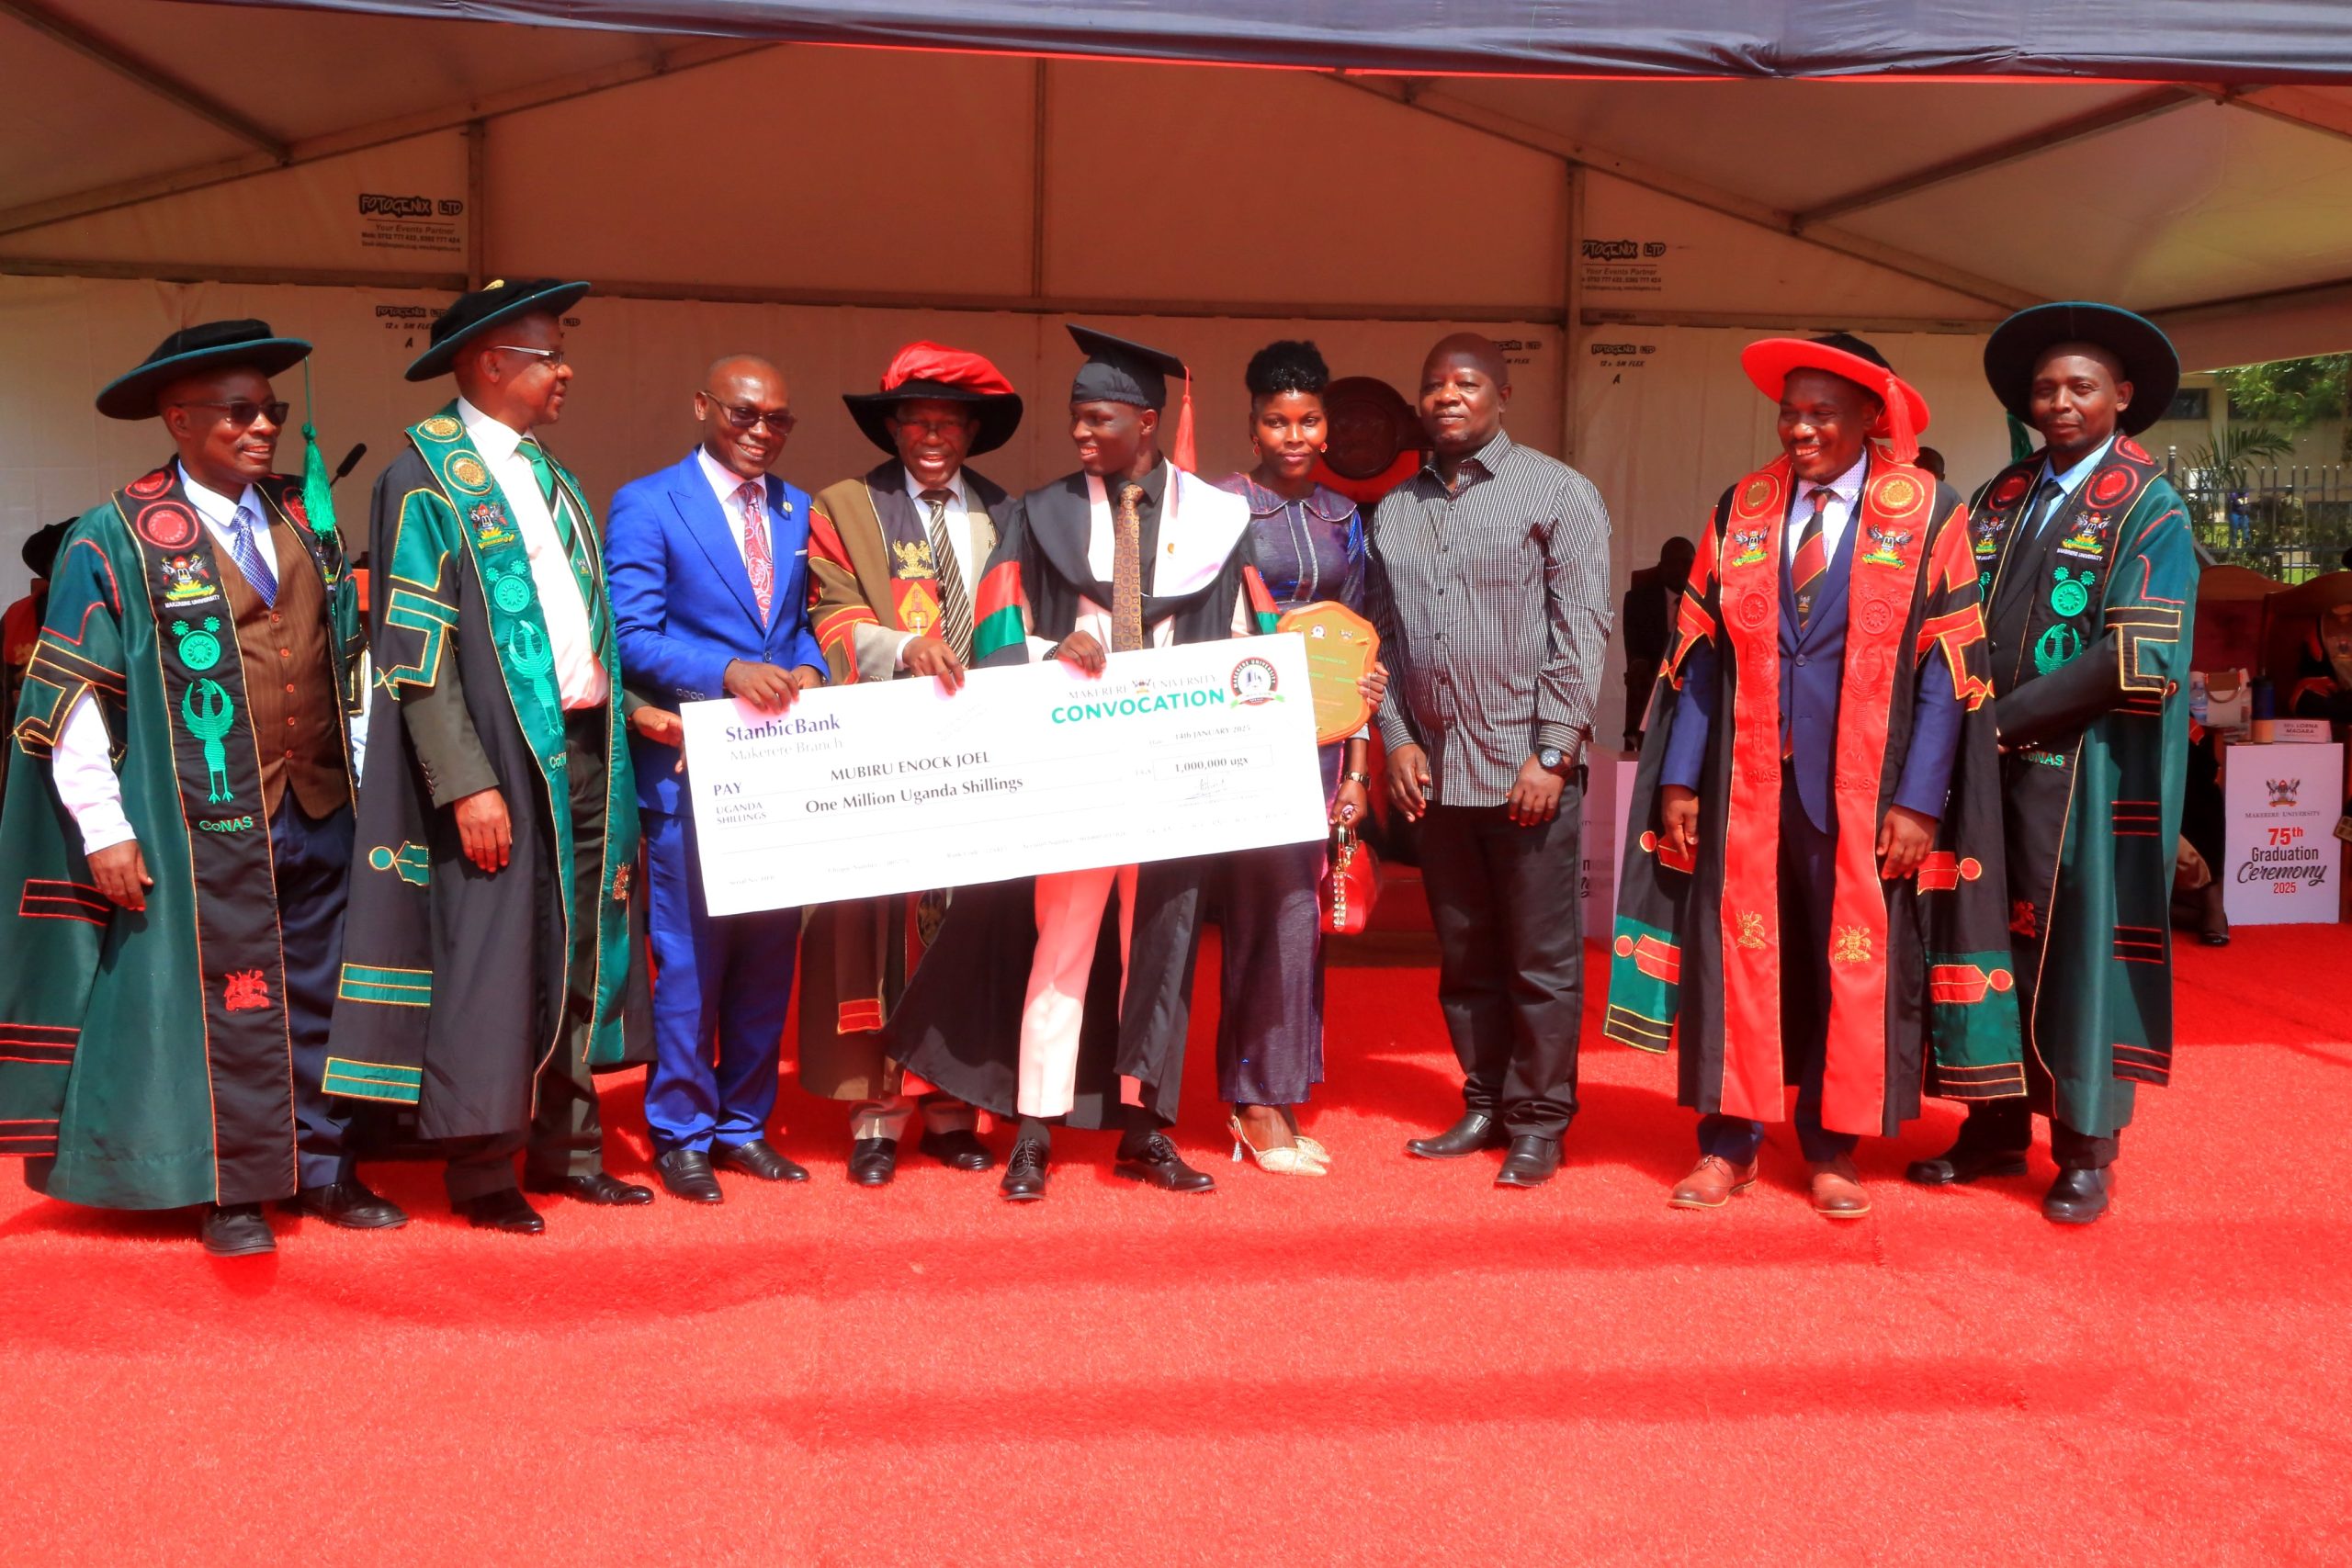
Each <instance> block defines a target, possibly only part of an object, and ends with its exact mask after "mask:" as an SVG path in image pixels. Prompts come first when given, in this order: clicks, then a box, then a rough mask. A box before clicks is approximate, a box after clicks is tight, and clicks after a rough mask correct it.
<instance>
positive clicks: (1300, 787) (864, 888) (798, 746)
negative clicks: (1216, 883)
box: [682, 634, 1327, 915]
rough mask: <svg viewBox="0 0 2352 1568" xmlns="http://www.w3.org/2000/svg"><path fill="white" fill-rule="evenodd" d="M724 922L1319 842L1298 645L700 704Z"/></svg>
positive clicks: (1171, 651)
mask: <svg viewBox="0 0 2352 1568" xmlns="http://www.w3.org/2000/svg"><path fill="white" fill-rule="evenodd" d="M682 716H683V718H684V724H685V735H686V757H687V783H688V787H689V789H690V791H691V793H692V796H693V801H694V810H695V828H696V830H697V832H698V833H699V834H700V837H701V841H702V844H703V850H704V852H703V855H702V868H703V883H704V896H705V897H706V899H707V902H708V905H709V908H710V910H711V912H712V913H713V914H715V915H730V914H741V913H743V912H746V911H749V910H753V909H771V908H792V907H794V906H796V905H805V904H820V903H831V902H834V901H836V900H840V899H844V898H863V897H873V896H876V895H879V894H887V893H904V892H913V891H918V890H921V889H922V888H927V887H939V886H961V885H967V884H974V883H984V882H1000V881H1003V880H1005V879H1007V878H1010V877H1015V876H1031V875H1035V874H1040V873H1046V872H1057V871H1076V870H1080V869H1083V868H1086V867H1090V866H1102V865H1125V864H1130V863H1136V862H1142V861H1154V860H1169V859H1175V858H1178V857H1181V856H1185V855H1198V854H1217V853H1223V852H1227V851H1231V850H1242V849H1254V848H1257V847H1258V846H1260V845H1264V844H1278V843H1301V842H1305V841H1306V840H1313V839H1319V838H1321V837H1322V836H1323V835H1324V833H1325V832H1326V830H1327V824H1326V822H1325V818H1324V803H1323V786H1322V776H1321V773H1320V771H1319V769H1318V766H1317V758H1316V718H1315V705H1314V703H1313V701H1312V699H1311V697H1310V695H1309V686H1308V681H1307V665H1306V649H1305V648H1304V646H1303V642H1302V639H1301V638H1300V637H1296V636H1293V635H1287V634H1282V635H1276V636H1272V637H1246V638H1237V639H1235V640H1232V641H1227V642H1214V643H1199V644H1193V645H1189V646H1183V647H1175V648H1164V649H1144V650H1141V651H1138V652H1134V653H1119V654H1113V655H1111V656H1110V658H1109V660H1108V662H1107V665H1106V668H1105V669H1104V671H1103V673H1102V674H1101V675H1099V676H1092V677H1090V676H1087V675H1084V674H1082V673H1080V672H1079V671H1075V670H1073V669H1071V668H1070V667H1069V666H1068V665H1067V664H1065V663H1063V662H1062V661H1060V660H1048V661H1046V662H1044V663H1040V664H1029V665H1023V666H1019V667H1016V668H1012V669H1001V670H976V671H972V672H971V674H970V676H969V678H968V679H967V681H966V682H965V684H964V686H963V687H962V689H961V690H959V691H955V692H952V693H951V692H949V691H947V690H946V689H944V685H943V683H942V682H937V681H892V682H877V683H873V684H852V685H845V686H840V687H825V688H820V689H818V690H814V691H810V692H807V693H805V694H802V696H801V698H800V700H799V701H798V702H797V703H796V704H795V705H793V707H792V708H791V710H790V711H789V712H787V713H784V714H775V715H768V714H761V713H759V712H756V711H755V710H753V709H752V708H751V707H750V706H749V705H745V704H740V703H735V702H706V703H689V704H686V705H684V709H683V713H682Z"/></svg>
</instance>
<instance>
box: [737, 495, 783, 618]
mask: <svg viewBox="0 0 2352 1568" xmlns="http://www.w3.org/2000/svg"><path fill="white" fill-rule="evenodd" d="M735 499H736V500H738V501H740V502H742V503H743V569H744V570H746V571H748V572H750V573H751V574H752V598H754V599H757V600H758V601H759V602H760V625H762V626H766V625H767V624H768V611H769V608H770V607H771V606H772V605H773V604H775V557H774V556H771V555H770V554H768V523H767V518H766V517H765V515H763V513H762V512H761V511H760V508H761V506H762V505H763V503H764V502H766V500H767V496H766V494H765V493H764V492H763V491H762V489H761V487H760V486H759V485H758V484H757V483H755V482H754V481H752V480H750V479H746V480H744V481H743V488H742V489H741V490H739V491H736V492H735Z"/></svg>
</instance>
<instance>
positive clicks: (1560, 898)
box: [1420, 783, 1584, 1138]
mask: <svg viewBox="0 0 2352 1568" xmlns="http://www.w3.org/2000/svg"><path fill="white" fill-rule="evenodd" d="M1582 805H1583V791H1582V790H1581V789H1579V788H1578V787H1577V784H1574V783H1570V784H1568V785H1567V786H1566V788H1565V789H1563V790H1562V791H1561V792H1560V814H1559V815H1558V816H1557V817H1555V818H1553V819H1552V820H1551V821H1549V822H1546V823H1544V824H1543V825H1542V826H1540V827H1534V828H1521V827H1517V826H1514V825H1513V824H1512V823H1511V821H1510V818H1507V817H1506V816H1504V815H1503V811H1504V808H1503V807H1499V806H1432V807H1430V811H1429V815H1428V816H1427V817H1425V818H1422V819H1421V832H1420V862H1421V882H1422V885H1423V886H1425V887H1426V888H1427V889H1428V890H1429V897H1430V919H1431V921H1432V923H1434V924H1435V925H1436V927H1437V940H1438V982H1437V998H1438V1005H1439V1007H1440V1008H1442V1010H1444V1013H1445V1028H1446V1032H1447V1033H1448V1034H1449V1035H1451V1036H1452V1037H1453V1054H1454V1055H1455V1056H1456V1057H1457V1058H1458V1059H1459V1060H1460V1061H1461V1063H1462V1077H1463V1082H1462V1103H1463V1105H1464V1109H1466V1110H1469V1111H1477V1112H1482V1113H1484V1114H1487V1115H1491V1116H1495V1117H1497V1118H1498V1119H1499V1120H1500V1121H1501V1122H1502V1124H1503V1127H1504V1130H1505V1131H1507V1132H1509V1133H1510V1134H1512V1135H1513V1136H1519V1135H1522V1134H1534V1135H1536V1136H1539V1137H1545V1138H1556V1137H1559V1136H1560V1135H1561V1134H1564V1133H1566V1131H1567V1130H1568V1123H1569V1122H1571V1121H1572V1120H1574V1119H1575V1116H1576V1113H1577V1030H1578V1029H1579V1028H1580V1027H1581V1025H1582V1023H1583V1016H1584V931H1583V920H1582V918H1581V911H1580V909H1579V907H1578V899H1577V887H1578V884H1579V882H1580V881H1581V879H1582V870H1583V868H1582V866H1581V865H1580V864H1579V863H1578V860H1577V818H1578V815H1579V812H1580V809H1581V807H1582Z"/></svg>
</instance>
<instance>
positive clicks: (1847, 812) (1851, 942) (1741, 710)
mask: <svg viewBox="0 0 2352 1568" xmlns="http://www.w3.org/2000/svg"><path fill="white" fill-rule="evenodd" d="M1872 468H1873V469H1874V471H1873V472H1872V474H1871V477H1870V479H1869V481H1868V482H1867V483H1866V484H1865V485H1864V486H1863V489H1862V495H1861V503H1860V508H1859V509H1858V511H1857V513H1856V515H1855V517H1854V518H1853V520H1852V522H1851V523H1850V524H1849V526H1850V527H1851V528H1852V529H1853V530H1854V531H1855V532H1854V547H1853V549H1852V552H1851V557H1852V558H1851V564H1850V565H1849V569H1848V570H1849V576H1848V579H1847V590H1846V593H1847V597H1846V656H1845V669H1844V671H1843V674H1842V676H1841V679H1840V684H1839V691H1838V755H1837V759H1836V763H1835V766H1834V769H1833V771H1832V774H1831V776H1832V779H1833V780H1834V786H1833V787H1834V792H1835V797H1836V807H1837V812H1838V864H1837V873H1836V879H1837V887H1836V893H1835V895H1834V897H1833V900H1832V904H1831V913H1830V929H1831V935H1830V943H1829V987H1830V1002H1829V1041H1828V1051H1827V1056H1826V1066H1825V1070H1824V1074H1823V1078H1822V1120H1823V1122H1825V1123H1826V1125H1828V1126H1831V1127H1868V1126H1875V1125H1877V1124H1878V1123H1879V1122H1880V1120H1881V1118H1882V1115H1883V1105H1884V1103H1885V1099H1886V1043H1885V1042H1886V1017H1887V1006H1886V992H1887V964H1888V962H1889V959H1890V957H1891V956H1892V951H1891V950H1892V942H1891V933H1890V931H1889V929H1888V917H1887V907H1886V894H1885V892H1884V890H1883V887H1882V886H1881V883H1880V880H1879V874H1878V863H1877V856H1876V846H1877V842H1878V816H1879V799H1880V795H1881V793H1882V784H1883V774H1884V773H1885V771H1886V766H1887V730H1888V722H1889V716H1890V713H1891V708H1892V704H1893V701H1894V687H1895V682H1897V681H1898V680H1902V679H1906V678H1908V676H1909V674H1910V671H1911V669H1912V666H1913V662H1914V659H1913V647H1912V638H1913V636H1914V634H1913V632H1912V629H1911V622H1912V609H1913V606H1914V604H1916V603H1917V598H1918V585H1919V576H1920V572H1921V570H1922V567H1923V565H1924V563H1925V560H1926V557H1927V553H1928V529H1929V526H1930V525H1932V523H1933V522H1934V520H1935V519H1934V505H1935V487H1934V485H1933V484H1932V483H1931V482H1930V481H1928V479H1926V478H1925V477H1924V476H1923V475H1922V474H1921V473H1920V472H1919V471H1918V470H1917V469H1914V468H1901V467H1894V466H1893V465H1888V464H1884V463H1883V462H1877V463H1873V464H1872ZM1790 482H1791V476H1790V468H1789V462H1788V459H1787V458H1785V457H1783V458H1781V459H1779V460H1778V461H1776V462H1774V463H1773V464H1772V465H1771V466H1770V467H1769V468H1763V469H1760V470H1758V472H1756V473H1754V474H1751V475H1750V476H1748V478H1747V479H1744V480H1742V481H1741V482H1740V484H1739V485H1738V486H1737V487H1736V489H1735V490H1734V491H1733V494H1732V502H1731V510H1730V513H1729V514H1728V516H1727V517H1726V519H1725V522H1724V547H1723V551H1722V561H1723V567H1722V571H1721V575H1720V578H1719V582H1720V587H1719V590H1718V593H1717V599H1716V603H1717V605H1718V607H1719V610H1720V613H1721V616H1722V623H1723V626H1722V629H1723V633H1724V636H1725V637H1727V638H1728V639H1729V641H1730V643H1731V645H1732V649H1733V651H1734V657H1735V659H1736V664H1737V668H1738V671H1739V678H1738V680H1737V682H1736V685H1735V689H1734V698H1733V707H1732V738H1731V745H1732V758H1731V798H1730V803H1729V807H1728V809H1727V811H1726V814H1725V817H1724V828H1723V841H1724V896H1723V909H1722V942H1723V963H1724V1082H1723V1111H1724V1115H1727V1116H1744V1117H1748V1118H1752V1119H1755V1120H1758V1121H1779V1120H1780V1119H1781V1107H1782V1103H1783V1085H1784V1082H1785V1078H1784V1075H1783V1071H1782V1043H1781V1005H1780V1003H1781V933H1780V898H1779V876H1780V852H1781V559H1782V555H1783V550H1782V546H1781V528H1782V525H1783V523H1784V520H1785V518H1786V516H1787V512H1788V499H1789V491H1790Z"/></svg>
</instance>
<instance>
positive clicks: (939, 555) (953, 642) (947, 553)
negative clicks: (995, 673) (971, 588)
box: [922, 490, 972, 664]
mask: <svg viewBox="0 0 2352 1568" xmlns="http://www.w3.org/2000/svg"><path fill="white" fill-rule="evenodd" d="M955 499H956V493H955V491H944V490H927V491H923V492H922V501H923V504H924V505H925V506H927V507H929V508H930V509H931V514H930V518H929V521H928V524H927V526H928V527H929V528H930V530H931V570H932V571H933V573H934V574H936V575H937V577H938V579H939V631H940V635H941V636H942V637H945V638H946V639H947V646H948V647H950V648H952V649H955V650H956V658H957V659H960V660H963V661H964V662H965V663H967V664H969V663H970V662H971V661H972V599H971V595H970V594H968V593H967V592H965V591H964V569H963V568H962V567H960V566H958V565H957V564H956V546H955V541H953V540H952V539H950V538H949V537H948V536H947V503H948V502H951V501H953V500H955Z"/></svg>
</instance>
